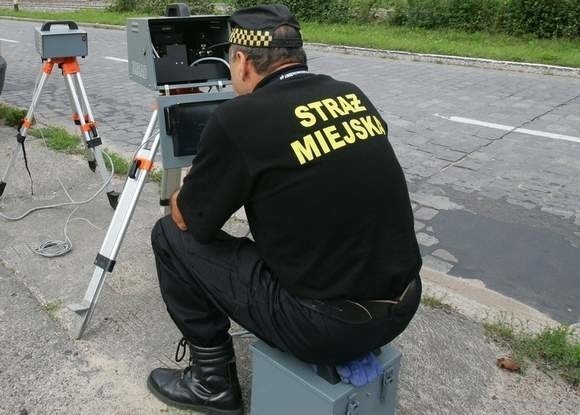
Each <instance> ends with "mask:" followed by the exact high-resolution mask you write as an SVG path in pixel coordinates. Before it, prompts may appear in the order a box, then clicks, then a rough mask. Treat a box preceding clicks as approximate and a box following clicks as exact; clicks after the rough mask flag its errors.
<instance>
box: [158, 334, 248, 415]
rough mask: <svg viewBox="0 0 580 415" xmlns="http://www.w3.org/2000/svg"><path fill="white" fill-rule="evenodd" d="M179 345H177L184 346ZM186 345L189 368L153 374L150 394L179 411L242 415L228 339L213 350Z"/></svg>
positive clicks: (239, 391) (232, 348) (238, 387)
mask: <svg viewBox="0 0 580 415" xmlns="http://www.w3.org/2000/svg"><path fill="white" fill-rule="evenodd" d="M182 342H183V341H182ZM182 342H180V345H181V346H184V343H182ZM187 344H189V350H190V360H189V364H190V366H188V367H186V368H185V369H183V370H179V369H164V368H159V369H155V370H153V371H152V372H151V374H150V375H149V378H148V379H147V385H148V386H149V390H150V391H151V392H152V393H153V394H154V395H155V396H156V397H157V398H159V399H160V400H161V401H163V402H164V403H166V404H167V405H171V406H175V407H178V408H182V409H193V410H196V411H201V412H205V413H207V414H215V415H242V414H243V413H244V409H243V404H242V393H241V390H240V383H239V382H238V374H237V372H236V358H235V354H234V347H233V345H232V339H231V337H230V338H228V340H227V341H226V342H225V343H223V344H221V345H219V346H216V347H200V346H196V345H193V344H191V343H189V342H187ZM178 351H179V347H178ZM177 360H181V359H177Z"/></svg>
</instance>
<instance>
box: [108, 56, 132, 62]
mask: <svg viewBox="0 0 580 415" xmlns="http://www.w3.org/2000/svg"><path fill="white" fill-rule="evenodd" d="M105 59H108V60H110V61H115V62H124V63H127V62H129V61H128V60H127V59H121V58H114V57H113V56H105Z"/></svg>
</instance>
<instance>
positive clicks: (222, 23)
mask: <svg viewBox="0 0 580 415" xmlns="http://www.w3.org/2000/svg"><path fill="white" fill-rule="evenodd" d="M229 33H230V25H229V16H176V17H155V18H131V19H128V20H127V48H128V58H129V78H130V79H132V80H133V81H135V82H137V83H139V84H141V85H144V86H145V87H147V88H150V89H153V90H162V89H164V88H166V86H174V85H191V84H198V83H204V82H211V81H222V82H227V81H228V80H229V79H230V74H229V69H228V67H227V59H228V57H227V45H228V40H229Z"/></svg>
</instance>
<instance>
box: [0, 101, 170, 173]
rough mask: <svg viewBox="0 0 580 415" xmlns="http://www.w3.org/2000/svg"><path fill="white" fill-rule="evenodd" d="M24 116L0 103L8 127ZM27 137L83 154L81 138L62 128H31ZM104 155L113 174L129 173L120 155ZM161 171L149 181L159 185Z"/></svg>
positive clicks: (113, 153) (70, 152) (53, 146)
mask: <svg viewBox="0 0 580 415" xmlns="http://www.w3.org/2000/svg"><path fill="white" fill-rule="evenodd" d="M25 115H26V111H25V110H22V109H20V108H16V107H12V106H10V105H6V104H3V103H0V120H3V121H4V123H5V124H6V125H8V126H10V127H16V126H17V125H18V124H19V123H20V121H21V120H22V119H23V118H24V116H25ZM28 135H29V136H32V137H36V138H40V139H44V140H45V142H46V146H47V147H48V148H49V149H51V150H54V151H60V152H63V153H68V154H84V153H85V148H84V146H83V145H82V142H81V138H80V137H79V136H77V135H74V134H71V133H70V132H68V131H67V130H66V129H64V128H62V127H54V126H45V127H39V128H31V129H30V130H29V131H28ZM104 152H105V153H107V154H108V155H109V157H110V158H111V161H112V162H113V166H114V168H115V174H118V175H120V176H124V175H126V174H127V172H128V171H129V167H130V166H131V162H130V160H128V159H127V158H125V157H123V156H122V155H121V154H119V153H116V152H114V151H111V150H108V149H105V150H104ZM104 158H105V164H106V166H107V170H109V171H111V163H110V162H109V158H108V157H107V156H104ZM161 176H162V171H161V170H154V171H152V172H151V173H150V174H149V180H150V181H152V182H155V183H161Z"/></svg>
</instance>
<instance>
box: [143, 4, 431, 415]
mask: <svg viewBox="0 0 580 415" xmlns="http://www.w3.org/2000/svg"><path fill="white" fill-rule="evenodd" d="M231 26H232V32H231V37H230V43H231V46H230V51H229V59H230V64H231V75H232V84H233V87H234V90H235V91H236V92H237V94H238V95H239V96H238V97H236V98H234V99H232V100H230V101H228V102H226V103H224V104H222V105H221V106H220V107H219V108H218V109H217V110H216V111H215V112H214V113H213V115H212V116H211V117H210V119H209V120H208V123H207V126H206V128H205V130H204V132H203V134H202V138H201V140H200V145H199V149H198V155H197V157H196V158H195V161H194V163H193V167H192V169H191V170H190V172H189V174H188V175H187V177H186V178H185V180H184V184H183V186H182V188H181V189H180V190H179V191H178V192H177V193H176V194H175V195H174V196H173V197H172V203H171V208H172V214H171V216H168V217H165V218H163V219H161V220H160V221H159V222H158V223H157V224H156V226H155V228H154V229H153V232H152V244H153V249H154V252H155V259H156V263H157V272H158V276H159V285H160V288H161V293H162V296H163V299H164V301H165V303H166V305H167V310H168V311H169V314H170V315H171V317H172V319H173V320H174V322H175V324H176V325H177V327H178V328H179V330H180V331H181V332H182V333H183V336H184V340H182V342H180V344H181V345H182V346H183V347H185V345H188V346H189V349H190V355H191V358H190V366H189V367H187V368H186V369H185V370H172V369H155V370H154V371H153V372H151V375H150V376H149V379H148V384H149V387H150V389H151V391H152V392H153V393H154V394H155V395H156V396H157V397H159V398H160V399H161V400H163V401H164V402H166V403H168V404H171V405H176V406H180V407H184V408H193V409H197V410H200V409H201V410H208V411H210V413H219V414H241V413H242V402H241V394H240V387H239V383H238V379H237V375H236V368H235V357H234V351H233V347H232V340H231V338H230V336H229V334H228V329H229V327H230V320H229V318H228V317H230V318H232V319H233V320H235V321H237V322H238V323H239V324H240V325H241V326H243V327H245V328H247V329H248V330H250V331H251V332H253V333H254V334H256V336H258V337H259V338H261V339H263V340H264V341H266V342H267V343H269V344H271V345H273V346H275V347H277V348H279V349H281V350H284V351H286V352H288V353H291V354H293V355H295V356H296V357H298V358H299V359H302V360H304V361H306V362H311V363H318V364H332V365H335V364H341V363H344V362H348V361H350V360H353V359H356V358H358V357H360V356H362V355H365V354H367V353H368V352H369V351H371V350H373V349H376V348H378V347H380V346H382V345H384V344H386V343H388V342H390V341H391V340H393V339H394V338H395V337H396V336H398V335H399V334H400V333H401V332H402V331H403V330H404V329H405V327H406V326H407V325H408V323H409V321H410V320H411V318H412V317H413V315H414V314H415V312H416V310H417V307H418V304H419V300H420V296H421V281H420V278H419V270H420V267H421V257H420V254H419V248H418V245H417V241H416V238H415V233H414V229H413V213H412V210H411V206H410V201H409V194H408V191H407V186H406V182H405V178H404V175H403V172H402V169H401V167H400V165H399V163H398V161H397V159H396V157H395V154H394V152H393V149H392V148H391V145H390V143H389V141H388V135H387V125H386V123H385V122H384V121H383V119H382V118H381V116H380V115H379V113H378V112H377V110H376V109H375V107H374V106H373V105H372V103H371V102H370V101H369V100H368V98H367V97H366V96H365V95H364V93H363V92H362V91H361V90H360V89H359V88H357V87H356V86H355V85H353V84H350V83H347V82H340V81H336V80H334V79H332V78H330V77H329V76H325V75H315V74H311V73H309V72H308V69H307V66H306V55H305V53H304V51H303V49H302V38H301V35H300V30H299V25H298V22H297V21H296V20H295V18H294V17H293V16H292V14H291V13H290V12H289V10H288V9H287V8H286V7H285V6H281V5H268V6H258V7H253V8H249V9H243V10H240V11H238V12H236V13H234V14H233V15H232V17H231ZM241 206H244V207H245V210H246V213H247V216H248V221H249V224H250V229H251V231H252V235H253V237H254V239H255V242H253V241H251V240H250V239H248V238H234V237H232V236H230V235H227V234H225V233H224V232H222V231H221V228H222V225H223V224H224V223H225V221H226V220H227V219H228V218H229V217H230V216H231V215H232V213H234V212H235V211H236V210H238V209H239V208H240V207H241ZM178 351H179V348H178Z"/></svg>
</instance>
